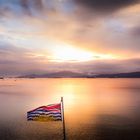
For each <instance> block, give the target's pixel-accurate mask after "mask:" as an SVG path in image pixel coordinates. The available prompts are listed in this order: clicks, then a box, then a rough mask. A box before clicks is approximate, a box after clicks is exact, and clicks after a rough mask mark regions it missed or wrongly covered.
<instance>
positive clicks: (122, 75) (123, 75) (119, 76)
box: [94, 72, 140, 78]
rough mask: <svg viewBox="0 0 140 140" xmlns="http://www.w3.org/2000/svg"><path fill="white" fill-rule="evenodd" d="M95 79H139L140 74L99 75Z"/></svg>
mask: <svg viewBox="0 0 140 140" xmlns="http://www.w3.org/2000/svg"><path fill="white" fill-rule="evenodd" d="M94 77H96V78H140V72H131V73H117V74H99V75H96V76H94Z"/></svg>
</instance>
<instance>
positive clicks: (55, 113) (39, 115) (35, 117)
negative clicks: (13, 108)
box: [27, 103, 62, 121]
mask: <svg viewBox="0 0 140 140" xmlns="http://www.w3.org/2000/svg"><path fill="white" fill-rule="evenodd" d="M27 120H28V121H62V115H61V103H58V104H51V105H47V106H41V107H38V108H36V109H34V110H31V111H28V112H27Z"/></svg>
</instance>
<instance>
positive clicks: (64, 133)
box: [61, 97, 66, 140]
mask: <svg viewBox="0 0 140 140" xmlns="http://www.w3.org/2000/svg"><path fill="white" fill-rule="evenodd" d="M61 113H62V123H63V140H66V130H65V118H64V103H63V97H61Z"/></svg>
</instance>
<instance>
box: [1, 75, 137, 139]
mask: <svg viewBox="0 0 140 140" xmlns="http://www.w3.org/2000/svg"><path fill="white" fill-rule="evenodd" d="M62 96H63V97H64V108H65V110H64V111H65V121H66V132H67V138H68V139H70V140H71V139H72V140H81V139H82V140H92V139H95V140H96V139H97V140H100V139H101V140H104V139H105V140H114V139H115V140H118V139H121V138H122V137H123V138H124V139H133V140H137V138H138V139H139V138H140V134H139V131H140V120H139V118H140V111H139V107H140V79H82V78H81V79H65V78H60V79H59V78H58V79H5V80H0V110H1V115H0V139H1V140H7V139H8V140H15V139H18V140H20V139H21V140H28V139H30V140H31V139H33V140H44V139H48V140H49V139H50V140H53V139H54V140H59V139H60V140H61V139H62V123H61V122H45V123H42V122H41V123H40V122H27V120H26V112H27V111H29V110H31V109H34V108H36V107H39V106H42V105H48V104H52V103H59V102H60V98H61V97H62ZM118 134H119V135H118ZM114 135H115V137H114Z"/></svg>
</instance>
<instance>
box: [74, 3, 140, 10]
mask: <svg viewBox="0 0 140 140" xmlns="http://www.w3.org/2000/svg"><path fill="white" fill-rule="evenodd" d="M74 2H75V3H77V4H79V5H82V6H83V7H85V8H87V9H89V10H96V11H98V12H109V11H114V10H117V9H120V8H122V7H125V6H128V5H130V4H136V3H139V2H140V0H74Z"/></svg>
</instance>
